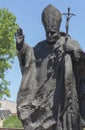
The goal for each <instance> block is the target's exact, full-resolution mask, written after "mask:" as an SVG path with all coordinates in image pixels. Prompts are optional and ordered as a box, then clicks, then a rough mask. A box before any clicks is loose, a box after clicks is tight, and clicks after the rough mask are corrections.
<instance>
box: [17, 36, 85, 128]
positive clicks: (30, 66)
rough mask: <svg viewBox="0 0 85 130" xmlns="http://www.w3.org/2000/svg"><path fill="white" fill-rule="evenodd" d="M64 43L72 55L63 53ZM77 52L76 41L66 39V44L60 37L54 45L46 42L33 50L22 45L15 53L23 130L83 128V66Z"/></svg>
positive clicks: (19, 107)
mask: <svg viewBox="0 0 85 130" xmlns="http://www.w3.org/2000/svg"><path fill="white" fill-rule="evenodd" d="M64 44H68V45H69V46H71V47H73V49H74V52H70V53H69V54H66V52H65V51H64V49H63V45H64ZM79 49H81V48H80V46H79V44H78V43H77V42H76V41H74V40H72V39H71V38H70V37H68V41H67V43H66V42H65V37H64V36H60V37H59V39H58V40H57V42H56V43H55V44H54V45H49V44H48V43H47V41H46V40H45V41H42V42H40V43H38V44H37V45H36V46H35V47H34V48H31V47H29V46H28V45H26V44H24V45H23V48H22V50H21V51H20V52H18V57H19V61H20V66H21V71H22V81H21V85H20V89H19V92H18V95H17V112H18V116H19V118H20V120H21V121H22V123H23V126H24V128H25V130H27V129H29V130H82V128H83V127H84V126H85V70H84V69H85V67H84V65H85V63H84V61H83V60H82V59H81V58H80V59H81V60H80V59H79V56H78V53H77V51H78V50H79ZM82 64H83V68H82V69H83V73H81V67H80V66H82ZM82 75H83V76H82Z"/></svg>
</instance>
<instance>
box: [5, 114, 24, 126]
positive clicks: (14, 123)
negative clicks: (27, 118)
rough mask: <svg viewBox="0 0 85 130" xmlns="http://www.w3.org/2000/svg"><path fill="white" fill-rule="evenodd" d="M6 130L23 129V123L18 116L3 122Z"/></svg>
mask: <svg viewBox="0 0 85 130" xmlns="http://www.w3.org/2000/svg"><path fill="white" fill-rule="evenodd" d="M3 127H4V128H23V126H22V123H21V121H20V120H19V119H18V117H17V115H13V116H10V117H8V118H7V119H6V120H5V121H4V122H3Z"/></svg>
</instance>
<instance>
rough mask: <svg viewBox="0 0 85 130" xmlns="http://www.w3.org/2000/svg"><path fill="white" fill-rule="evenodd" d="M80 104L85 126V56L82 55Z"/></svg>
mask: <svg viewBox="0 0 85 130" xmlns="http://www.w3.org/2000/svg"><path fill="white" fill-rule="evenodd" d="M78 69H79V70H78V73H79V74H78V77H79V84H80V85H79V105H80V115H81V118H82V125H83V127H85V58H84V57H83V58H82V57H80V61H79V68H78Z"/></svg>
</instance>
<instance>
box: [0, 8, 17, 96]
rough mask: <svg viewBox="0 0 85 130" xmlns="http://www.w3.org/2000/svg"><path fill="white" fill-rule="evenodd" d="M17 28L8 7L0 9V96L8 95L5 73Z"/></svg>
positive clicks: (8, 67)
mask: <svg viewBox="0 0 85 130" xmlns="http://www.w3.org/2000/svg"><path fill="white" fill-rule="evenodd" d="M17 28H18V25H17V23H16V17H15V16H14V15H13V14H12V13H11V12H10V11H8V9H5V8H4V9H0V98H2V97H3V96H4V95H6V96H10V91H9V89H8V85H9V84H10V82H9V81H7V80H6V77H5V74H6V71H7V70H8V69H10V68H11V67H12V63H13V60H14V56H15V55H16V47H15V41H14V35H15V32H16V30H17Z"/></svg>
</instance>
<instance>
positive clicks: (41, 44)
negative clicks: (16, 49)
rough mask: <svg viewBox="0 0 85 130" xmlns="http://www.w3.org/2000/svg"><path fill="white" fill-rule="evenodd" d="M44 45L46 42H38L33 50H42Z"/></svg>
mask: <svg viewBox="0 0 85 130" xmlns="http://www.w3.org/2000/svg"><path fill="white" fill-rule="evenodd" d="M46 43H47V41H46V40H43V41H40V42H38V43H37V44H36V45H35V46H34V49H42V48H43V47H44V46H45V45H46Z"/></svg>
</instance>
